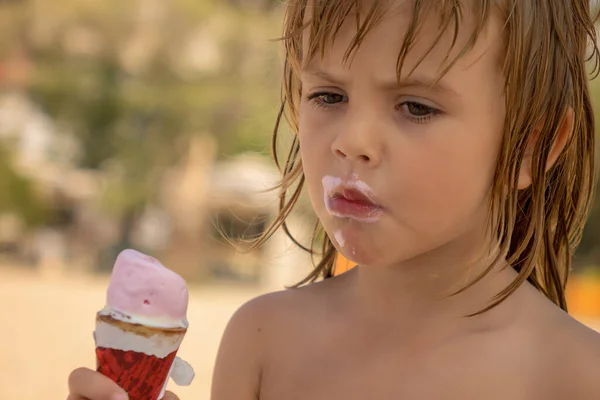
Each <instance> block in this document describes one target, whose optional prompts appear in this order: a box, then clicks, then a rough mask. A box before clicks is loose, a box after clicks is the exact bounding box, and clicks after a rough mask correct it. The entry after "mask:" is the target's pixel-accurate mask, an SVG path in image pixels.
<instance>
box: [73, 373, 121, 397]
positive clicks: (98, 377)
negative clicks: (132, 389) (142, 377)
mask: <svg viewBox="0 0 600 400" xmlns="http://www.w3.org/2000/svg"><path fill="white" fill-rule="evenodd" d="M69 393H70V394H69V398H68V400H86V399H87V400H127V394H126V393H125V391H124V390H123V389H121V388H120V387H119V386H118V385H117V384H116V383H114V382H113V381H111V380H110V379H109V378H107V377H106V376H104V375H102V374H100V373H98V372H96V371H92V370H91V369H88V368H77V369H76V370H75V371H73V372H71V375H69Z"/></svg>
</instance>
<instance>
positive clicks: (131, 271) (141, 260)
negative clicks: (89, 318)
mask: <svg viewBox="0 0 600 400" xmlns="http://www.w3.org/2000/svg"><path fill="white" fill-rule="evenodd" d="M187 306H188V290H187V285H186V282H185V280H184V279H183V278H182V277H180V276H179V275H177V274H176V273H175V272H173V271H171V270H170V269H168V268H166V267H165V266H164V265H162V264H161V263H160V262H159V261H158V260H156V259H154V258H152V257H150V256H147V255H145V254H142V253H139V252H137V251H135V250H124V251H123V252H121V254H119V256H118V257H117V260H116V262H115V265H114V267H113V272H112V275H111V278H110V283H109V286H108V290H107V293H106V306H105V307H104V309H103V310H102V311H101V312H100V313H101V314H105V315H110V316H111V317H113V318H115V319H117V320H121V321H124V322H129V323H137V324H141V325H147V326H156V327H164V328H176V327H182V328H187V326H188V322H187V318H186V313H187Z"/></svg>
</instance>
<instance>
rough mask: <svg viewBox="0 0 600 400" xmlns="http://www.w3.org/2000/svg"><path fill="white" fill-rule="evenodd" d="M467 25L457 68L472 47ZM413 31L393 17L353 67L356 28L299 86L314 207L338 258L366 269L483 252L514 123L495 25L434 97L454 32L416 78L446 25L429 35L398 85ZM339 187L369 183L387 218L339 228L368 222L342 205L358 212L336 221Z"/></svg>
mask: <svg viewBox="0 0 600 400" xmlns="http://www.w3.org/2000/svg"><path fill="white" fill-rule="evenodd" d="M468 18H469V17H468V13H467V15H466V16H465V19H464V21H463V22H464V24H463V26H462V28H461V32H460V34H459V37H458V43H457V45H456V46H455V49H454V50H453V51H452V52H451V53H450V59H452V58H453V56H454V55H456V54H457V52H459V51H460V50H462V48H463V46H464V44H465V43H466V41H467V40H468V36H469V35H470V33H471V30H470V29H471V27H470V26H469V23H468ZM408 20H409V17H408V16H406V14H403V13H402V12H395V13H393V14H389V15H388V17H387V19H386V20H384V21H382V22H381V23H380V24H379V25H378V26H377V27H376V28H375V29H374V30H373V31H371V32H370V34H369V35H368V36H367V37H366V39H365V40H364V42H363V43H362V44H361V45H360V48H359V49H358V51H357V52H356V54H355V57H354V59H353V61H352V63H351V64H350V65H348V64H344V63H343V61H342V59H343V56H344V53H345V51H346V50H347V48H348V46H349V43H350V41H351V40H352V38H353V37H354V35H355V32H356V29H355V26H356V24H355V21H354V20H353V19H352V20H350V21H348V22H347V23H346V25H345V26H344V27H343V29H342V31H341V32H340V34H339V36H338V37H337V39H336V41H335V42H334V44H333V46H332V47H331V48H329V49H328V51H327V52H326V56H325V58H324V59H323V60H319V59H318V58H316V59H314V60H312V61H310V62H309V63H307V65H305V67H304V69H303V71H302V76H301V81H302V104H301V106H300V119H299V121H300V124H299V138H300V145H301V151H302V161H303V168H304V172H305V175H306V179H307V186H308V191H309V195H310V198H311V201H312V203H313V206H314V208H315V210H316V213H317V215H318V217H319V218H320V220H321V221H322V223H323V225H324V227H325V229H326V230H327V232H328V234H329V236H330V238H331V239H332V241H333V242H334V244H335V245H336V247H337V248H338V250H339V251H340V252H341V253H342V254H344V255H345V256H346V257H347V258H349V259H351V260H353V261H355V262H357V263H360V264H363V265H394V264H398V263H401V262H403V261H408V260H423V261H425V260H431V259H432V258H431V257H433V259H436V258H438V257H441V259H442V260H445V262H452V261H460V259H461V258H463V257H470V256H473V254H472V252H473V251H479V250H480V249H481V245H483V239H484V232H485V228H486V223H487V220H486V217H487V213H488V206H489V190H490V187H491V183H492V179H493V174H494V169H495V166H496V158H497V154H498V152H499V146H500V143H501V136H502V131H503V124H504V116H505V105H504V97H503V95H502V90H503V87H504V79H503V76H502V73H501V65H500V63H501V54H502V37H501V35H500V27H499V25H498V24H497V22H496V21H492V22H490V24H489V26H488V27H487V28H486V30H485V31H484V32H483V33H482V34H481V35H480V38H479V41H478V43H477V45H476V46H475V48H474V49H473V50H472V51H470V52H469V53H468V54H467V55H466V56H465V57H463V58H461V59H460V60H459V61H458V62H457V64H455V65H454V67H453V68H452V69H451V70H450V71H449V72H448V73H447V74H446V75H445V76H444V77H443V78H442V79H441V81H440V82H439V84H437V85H436V86H434V87H433V88H430V87H428V84H429V83H430V82H431V81H433V80H434V79H435V78H436V77H437V76H438V74H439V73H440V72H441V70H442V69H443V66H445V65H446V64H444V62H447V60H448V59H447V58H446V57H447V54H448V49H449V48H450V44H451V42H452V32H451V30H452V29H450V31H449V32H447V33H446V34H445V35H444V36H443V38H442V40H441V41H440V42H439V44H438V45H437V46H436V47H435V48H434V50H433V51H432V52H430V53H429V55H428V56H427V57H426V58H425V60H424V61H423V62H422V63H421V64H420V65H419V66H418V67H417V68H416V70H415V71H414V73H413V75H412V76H411V77H408V78H407V77H406V74H407V73H408V72H409V71H411V70H412V68H413V66H414V65H416V63H417V62H418V61H419V60H420V59H421V57H422V55H423V54H425V53H426V52H427V51H428V50H429V48H430V46H431V44H432V43H433V41H434V40H435V37H436V36H437V33H438V29H439V22H438V21H436V20H435V19H432V20H431V21H428V22H427V23H426V24H425V26H424V27H423V29H422V31H421V32H422V34H421V35H420V36H419V39H418V41H417V44H416V45H415V47H414V48H413V50H412V51H411V52H410V53H409V55H408V58H407V60H406V62H405V66H404V68H403V71H402V79H401V82H400V85H398V84H397V79H396V62H397V57H398V53H399V50H400V48H401V45H402V41H403V39H404V35H403V32H404V31H405V29H406V26H407V24H408ZM307 40H308V36H307V35H305V38H304V41H305V44H304V46H303V47H304V48H307V47H308V46H307V44H306V42H307ZM315 95H318V96H316V97H315ZM324 178H325V179H324ZM340 180H341V182H348V181H350V182H351V181H353V180H354V181H356V180H358V181H360V182H364V183H366V185H368V186H369V187H370V188H371V189H372V193H371V195H372V196H373V200H374V201H375V202H376V203H377V204H378V205H380V206H381V210H382V212H380V211H379V210H372V209H371V210H370V211H371V212H372V213H371V214H370V215H372V216H374V218H371V219H370V220H369V221H365V220H360V218H359V219H356V218H352V217H350V218H348V217H344V216H340V213H341V214H344V212H347V211H349V212H350V214H352V213H353V212H358V214H356V215H358V216H359V217H360V216H361V215H360V212H361V209H360V207H358V208H357V207H355V208H352V207H353V206H352V204H350V205H349V203H345V204H341V205H340V204H338V205H340V207H342V208H343V207H346V206H349V207H350V208H343V209H341V211H340V210H338V211H340V212H338V213H337V214H336V213H333V214H336V215H337V216H334V215H333V214H332V213H331V210H330V209H331V204H329V206H328V205H327V204H326V203H328V202H329V201H330V199H328V195H329V194H331V193H332V192H335V186H336V185H337V184H338V183H339V182H340ZM323 181H325V187H326V188H325V189H324V185H323ZM360 185H362V183H361V184H359V186H360ZM363 187H364V185H363ZM354 205H356V204H354ZM363 211H364V210H363ZM367 211H369V210H367ZM356 215H354V216H356ZM362 216H365V215H362Z"/></svg>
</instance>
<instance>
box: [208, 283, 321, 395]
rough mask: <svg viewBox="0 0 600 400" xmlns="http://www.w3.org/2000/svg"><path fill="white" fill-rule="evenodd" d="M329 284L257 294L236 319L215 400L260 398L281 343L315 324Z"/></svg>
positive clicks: (227, 336)
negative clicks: (265, 373) (265, 375)
mask: <svg viewBox="0 0 600 400" xmlns="http://www.w3.org/2000/svg"><path fill="white" fill-rule="evenodd" d="M328 285H329V284H328V283H326V282H323V283H318V284H313V285H310V286H308V287H304V288H298V289H288V290H284V291H280V292H274V293H269V294H265V295H262V296H259V297H256V298H254V299H252V300H249V301H248V302H246V303H245V304H243V305H242V306H241V307H240V308H239V309H238V310H237V311H236V312H235V313H234V314H233V316H232V317H231V319H230V320H229V323H228V324H227V327H226V329H225V332H224V334H223V337H222V339H221V344H220V347H219V351H218V355H217V360H216V364H215V368H214V372H213V382H212V397H211V399H212V400H226V399H234V398H235V399H238V400H250V399H258V398H259V393H260V386H261V376H262V374H263V371H264V369H265V367H266V366H267V365H268V364H269V362H270V360H271V359H272V357H273V356H274V355H277V353H278V349H281V348H283V347H284V346H283V345H281V346H280V344H282V343H286V342H288V341H289V340H290V339H291V338H292V337H293V336H294V335H298V332H299V330H300V329H301V328H302V327H305V326H307V323H308V324H309V325H310V321H309V319H310V318H312V317H313V316H314V315H315V313H314V312H315V311H316V310H317V309H318V306H319V304H320V305H321V306H322V302H321V301H320V298H321V296H323V295H325V294H326V293H327V292H328V291H326V290H323V289H324V288H325V287H326V286H328Z"/></svg>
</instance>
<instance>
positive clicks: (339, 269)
mask: <svg viewBox="0 0 600 400" xmlns="http://www.w3.org/2000/svg"><path fill="white" fill-rule="evenodd" d="M355 266H356V264H354V263H353V262H352V261H350V260H348V259H347V258H346V257H344V256H343V255H341V254H340V253H338V255H337V258H336V259H335V275H340V274H343V273H344V272H346V271H348V270H350V269H352V268H354V267H355Z"/></svg>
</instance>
